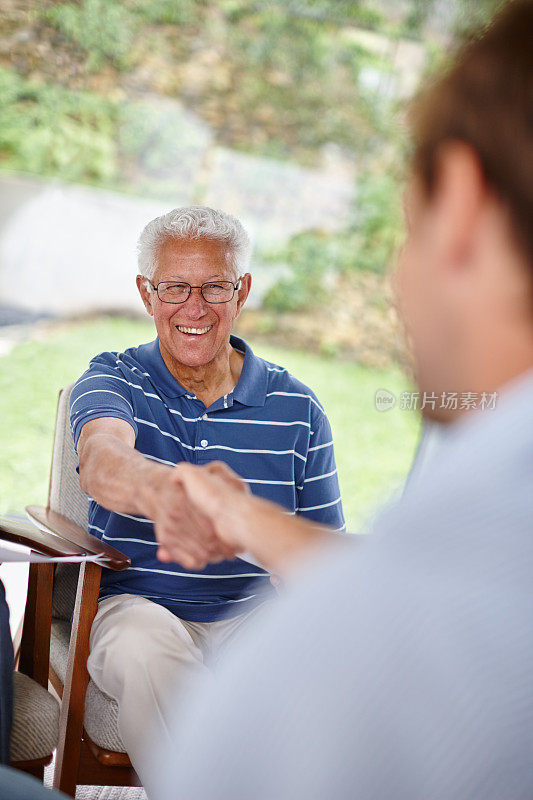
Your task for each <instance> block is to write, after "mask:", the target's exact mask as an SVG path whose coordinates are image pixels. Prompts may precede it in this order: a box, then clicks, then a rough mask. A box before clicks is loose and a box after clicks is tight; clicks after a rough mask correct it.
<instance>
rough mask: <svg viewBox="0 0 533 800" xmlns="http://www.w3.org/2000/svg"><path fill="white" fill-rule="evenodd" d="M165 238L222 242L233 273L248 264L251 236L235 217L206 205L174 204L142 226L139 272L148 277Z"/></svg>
mask: <svg viewBox="0 0 533 800" xmlns="http://www.w3.org/2000/svg"><path fill="white" fill-rule="evenodd" d="M167 239H178V240H179V239H184V240H191V239H193V240H196V239H211V240H213V241H217V242H221V243H222V244H223V245H225V247H226V250H227V253H226V259H227V262H228V265H229V266H230V267H231V268H232V269H233V270H234V271H235V277H236V278H237V277H238V276H240V275H243V274H244V273H245V272H246V271H247V270H248V267H249V264H250V255H251V244H250V237H249V236H248V234H247V233H246V231H245V229H244V228H243V226H242V224H241V223H240V222H239V220H238V219H237V218H236V217H233V216H232V215H231V214H226V213H225V212H224V211H219V210H217V209H215V208H208V207H207V206H188V207H184V208H174V209H173V210H172V211H169V212H168V213H167V214H163V215H162V216H161V217H156V218H155V219H153V220H152V221H151V222H149V223H148V225H146V226H145V228H144V230H143V232H142V233H141V235H140V236H139V241H138V242H137V253H138V264H139V272H140V274H141V275H144V277H145V278H148V279H149V280H151V279H152V278H153V277H154V273H155V271H156V269H157V259H158V256H159V250H160V248H161V245H162V244H163V242H165V241H166V240H167Z"/></svg>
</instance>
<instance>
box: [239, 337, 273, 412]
mask: <svg viewBox="0 0 533 800" xmlns="http://www.w3.org/2000/svg"><path fill="white" fill-rule="evenodd" d="M230 344H231V346H232V347H233V348H235V350H238V351H240V352H241V353H244V364H243V365H242V372H241V374H240V377H239V380H238V381H237V385H236V386H235V389H234V390H233V392H232V394H233V399H234V400H235V401H237V402H238V403H242V404H243V405H245V406H264V405H265V403H266V394H267V386H268V374H267V367H266V364H265V362H264V361H263V359H262V358H258V357H257V356H256V355H254V353H253V352H252V348H251V347H250V345H248V344H246V342H245V341H243V340H242V339H239V337H238V336H233V335H232V336H230Z"/></svg>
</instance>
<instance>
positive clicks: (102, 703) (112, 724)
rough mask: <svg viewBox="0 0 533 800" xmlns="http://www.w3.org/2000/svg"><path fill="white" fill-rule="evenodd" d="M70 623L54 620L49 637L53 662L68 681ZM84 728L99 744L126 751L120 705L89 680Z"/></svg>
mask: <svg viewBox="0 0 533 800" xmlns="http://www.w3.org/2000/svg"><path fill="white" fill-rule="evenodd" d="M69 640H70V624H69V623H68V622H65V621H62V620H52V633H51V639H50V664H51V666H52V669H53V670H54V672H55V673H56V675H57V676H58V678H59V679H60V680H61V682H62V683H64V682H65V675H66V672H67V660H68V647H69ZM84 726H85V730H86V731H87V733H88V734H89V736H90V737H91V739H92V740H93V742H94V743H95V744H97V745H98V747H103V748H104V749H105V750H115V751H116V752H117V753H124V752H125V749H126V748H125V747H124V743H123V742H122V739H121V738H120V734H119V732H118V705H117V703H116V701H115V700H113V698H111V697H109V696H108V695H107V694H104V692H101V691H100V689H99V688H98V686H97V685H96V684H95V683H94V682H93V681H92V680H90V681H89V685H88V687H87V694H86V696H85V719H84Z"/></svg>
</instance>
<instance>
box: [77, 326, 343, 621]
mask: <svg viewBox="0 0 533 800" xmlns="http://www.w3.org/2000/svg"><path fill="white" fill-rule="evenodd" d="M231 344H232V346H233V347H234V348H235V349H236V350H238V351H239V352H242V353H243V354H244V364H243V368H242V372H241V376H240V378H239V381H238V383H237V385H236V386H235V388H234V389H233V391H232V392H231V393H230V394H227V395H225V396H224V397H221V398H219V399H218V400H217V401H216V402H215V403H213V404H212V405H211V406H210V407H209V408H207V409H206V407H205V406H204V404H203V403H202V402H201V401H200V400H198V398H197V397H195V396H194V395H192V394H189V393H188V392H187V391H186V389H184V388H183V387H182V386H181V385H180V384H179V383H178V382H177V381H176V379H175V378H174V377H173V376H172V375H171V373H170V372H169V371H168V369H167V367H166V365H165V362H164V361H163V358H162V356H161V353H160V350H159V341H158V340H157V339H156V340H155V341H153V342H150V343H149V344H143V345H141V346H140V347H132V348H130V349H129V350H126V352H125V353H101V354H100V355H98V356H96V358H94V359H93V360H92V361H91V363H90V366H89V369H88V370H87V371H86V372H85V373H84V374H83V375H82V376H81V378H80V379H79V380H78V382H77V383H76V385H75V387H74V389H73V390H72V394H71V398H70V406H71V425H72V435H73V437H74V442H75V443H76V444H77V442H78V438H79V435H80V432H81V429H82V427H83V425H84V424H85V423H86V422H88V421H89V420H91V419H96V418H97V417H116V418H118V419H123V420H125V421H126V422H128V423H129V424H130V425H131V426H132V428H133V429H134V431H135V437H136V438H135V448H136V449H137V450H138V451H139V452H140V453H142V454H143V455H144V456H146V458H150V459H153V460H154V461H159V462H161V463H163V464H169V465H172V466H173V465H175V464H177V463H179V462H181V461H189V462H190V463H193V464H206V463H208V462H210V461H215V460H221V461H225V462H226V463H227V464H228V465H229V466H230V467H231V468H232V469H234V470H235V472H237V473H238V474H239V475H241V476H242V477H243V478H244V480H245V481H246V482H247V483H248V484H249V486H250V489H251V490H252V492H253V493H254V494H256V495H259V496H260V497H264V498H266V499H268V500H272V501H274V502H275V503H278V504H280V505H282V506H284V507H285V508H286V509H287V510H288V512H289V513H297V514H301V515H302V516H305V517H308V518H309V519H310V520H314V521H316V522H319V523H321V524H324V525H329V526H331V527H332V528H334V529H336V530H338V531H342V530H344V518H343V514H342V505H341V499H340V493H339V484H338V479H337V470H336V467H335V457H334V453H333V442H332V434H331V428H330V425H329V422H328V419H327V417H326V415H325V413H324V410H323V409H322V406H321V405H320V403H319V402H318V401H317V399H316V397H315V395H314V394H313V392H312V391H311V390H310V389H308V388H307V386H305V385H304V384H302V383H301V382H300V381H298V380H296V378H294V377H293V376H292V375H290V374H289V373H288V372H287V370H285V369H283V368H282V367H279V366H276V365H275V364H270V363H269V362H268V361H264V360H263V359H261V358H258V357H257V356H255V355H254V354H253V352H252V350H251V349H250V347H249V346H248V345H247V344H246V343H245V342H243V341H242V340H241V339H238V338H237V337H235V336H232V337H231ZM89 530H90V532H91V533H93V534H94V535H96V536H98V537H99V538H101V539H103V540H105V541H106V542H109V544H111V545H114V546H116V547H117V549H119V550H121V551H122V552H123V553H125V554H127V555H128V556H129V557H130V558H131V567H130V568H129V569H127V570H124V571H123V572H113V571H111V570H104V571H103V576H102V583H101V589H100V597H101V598H104V597H110V596H112V595H114V594H120V593H129V594H139V595H142V596H143V597H147V598H149V599H150V600H153V601H155V602H157V603H160V604H161V605H163V606H165V607H166V608H168V609H169V610H171V611H172V612H173V613H175V614H176V615H177V616H179V617H182V618H183V619H187V620H192V621H201V622H211V621H213V620H216V619H218V618H220V617H221V616H233V615H236V614H239V613H244V612H245V611H246V610H248V609H249V608H251V607H252V605H254V604H255V603H257V602H258V601H259V600H260V599H263V597H266V596H268V595H270V593H271V592H272V587H271V585H270V581H269V576H268V574H267V573H266V572H265V571H264V570H262V569H260V568H258V567H256V566H255V565H253V564H249V563H247V562H246V561H244V560H242V559H240V558H237V559H235V560H233V561H223V562H221V563H219V564H212V565H209V566H207V567H206V568H205V569H204V570H201V571H190V570H186V569H184V568H183V567H181V566H180V565H179V564H176V563H162V562H160V561H158V559H157V557H156V549H157V543H156V540H155V537H154V531H153V525H152V522H151V521H150V520H148V519H145V518H144V517H136V516H132V515H128V514H119V513H114V512H110V511H108V510H107V509H105V508H102V507H101V506H99V505H98V504H97V503H96V502H94V501H93V500H91V502H90V505H89Z"/></svg>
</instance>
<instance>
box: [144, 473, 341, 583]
mask: <svg viewBox="0 0 533 800" xmlns="http://www.w3.org/2000/svg"><path fill="white" fill-rule="evenodd" d="M153 494H154V497H153V512H152V516H151V518H152V519H153V521H154V530H155V536H156V539H157V541H158V543H159V548H158V551H157V556H158V558H159V559H160V560H161V561H177V562H179V563H180V564H182V565H183V566H184V567H185V568H186V569H193V570H201V569H203V568H204V567H205V566H206V565H207V564H209V563H216V562H218V561H222V560H224V559H233V558H236V556H237V555H238V554H239V553H245V552H246V553H248V554H250V556H251V557H252V558H253V559H254V560H255V561H257V562H258V563H259V564H261V565H262V566H263V567H264V568H265V569H267V570H268V571H270V572H272V573H276V574H278V575H284V574H285V573H286V572H287V571H289V570H290V568H291V567H292V565H293V563H294V564H297V563H300V561H301V559H302V557H305V555H306V554H307V553H309V552H311V551H313V550H314V549H315V548H316V547H318V546H321V545H324V544H326V543H330V542H333V541H337V539H338V537H336V536H335V534H333V533H331V532H330V531H328V530H326V529H324V528H322V527H320V526H318V525H316V524H313V523H311V522H308V521H306V520H304V519H302V518H301V517H298V516H289V515H288V514H286V513H284V511H283V509H281V508H280V507H279V506H277V505H275V504H274V503H271V502H269V501H267V500H263V499H261V498H258V497H254V496H253V495H252V494H251V493H250V491H249V489H248V486H247V485H246V483H244V481H242V480H241V479H240V478H239V476H238V475H237V474H236V473H235V472H233V470H231V469H230V468H229V467H228V466H227V465H226V464H224V463H221V462H216V461H215V462H212V463H211V464H208V465H207V466H205V467H198V466H194V465H193V464H188V463H181V464H178V465H177V466H176V467H174V468H173V469H171V470H169V471H168V473H167V474H166V477H165V479H164V480H163V481H160V482H159V483H158V485H157V487H154V493H153Z"/></svg>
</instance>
